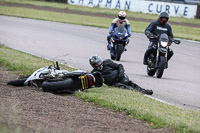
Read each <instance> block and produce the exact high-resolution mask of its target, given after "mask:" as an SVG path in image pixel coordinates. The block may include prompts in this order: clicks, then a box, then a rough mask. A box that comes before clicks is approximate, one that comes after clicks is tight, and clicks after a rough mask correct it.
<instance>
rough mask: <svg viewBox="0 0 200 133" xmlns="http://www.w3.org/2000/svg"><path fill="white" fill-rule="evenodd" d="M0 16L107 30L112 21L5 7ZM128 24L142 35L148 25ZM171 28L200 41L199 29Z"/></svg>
mask: <svg viewBox="0 0 200 133" xmlns="http://www.w3.org/2000/svg"><path fill="white" fill-rule="evenodd" d="M0 14H1V15H8V16H17V17H24V18H33V19H41V20H47V21H56V22H62V23H70V24H77V25H86V26H94V27H101V28H108V27H109V26H110V23H111V21H112V19H109V18H100V17H91V16H84V15H76V14H65V13H57V12H49V11H40V10H35V9H27V8H16V7H5V6H0ZM80 20H81V21H80ZM130 23H131V29H132V31H133V32H140V33H143V32H144V30H145V28H146V27H147V26H148V24H149V23H146V22H136V21H130ZM172 27H173V33H174V36H175V37H177V38H185V39H191V40H197V41H200V38H199V36H200V28H191V27H185V26H177V25H174V26H172Z"/></svg>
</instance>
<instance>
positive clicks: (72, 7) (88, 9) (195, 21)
mask: <svg viewBox="0 0 200 133" xmlns="http://www.w3.org/2000/svg"><path fill="white" fill-rule="evenodd" d="M0 1H4V2H9V3H18V4H32V5H37V6H45V7H54V8H61V9H69V10H74V11H81V12H93V13H99V14H111V15H116V16H117V13H118V12H119V10H116V9H115V10H113V9H112V10H111V9H106V8H98V7H84V6H76V5H70V4H65V3H56V2H45V1H41V0H40V1H38V0H0ZM126 12H127V15H128V17H134V18H144V19H150V20H155V19H157V18H158V15H152V14H143V13H136V12H131V11H126ZM170 21H173V22H179V23H191V24H199V25H200V19H187V18H179V17H170Z"/></svg>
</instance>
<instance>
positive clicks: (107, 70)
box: [89, 55, 153, 95]
mask: <svg viewBox="0 0 200 133" xmlns="http://www.w3.org/2000/svg"><path fill="white" fill-rule="evenodd" d="M89 62H90V65H91V66H92V67H93V70H92V71H91V73H93V72H100V73H101V75H102V77H103V79H104V83H105V84H106V85H108V86H115V87H119V88H122V89H129V90H136V91H139V92H141V93H143V94H147V95H152V94H153V91H152V90H146V89H143V88H141V87H140V86H138V85H137V84H135V83H133V81H131V80H129V78H128V76H127V75H126V74H125V73H124V72H125V70H124V67H123V65H122V64H117V63H114V62H113V61H112V60H110V59H107V60H104V61H103V60H102V59H101V57H100V56H98V55H92V56H91V57H90V59H89Z"/></svg>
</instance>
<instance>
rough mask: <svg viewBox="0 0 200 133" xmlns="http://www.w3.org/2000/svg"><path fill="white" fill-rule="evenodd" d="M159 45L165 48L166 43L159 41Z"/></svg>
mask: <svg viewBox="0 0 200 133" xmlns="http://www.w3.org/2000/svg"><path fill="white" fill-rule="evenodd" d="M160 44H161V46H162V47H167V44H168V42H163V41H161V42H160Z"/></svg>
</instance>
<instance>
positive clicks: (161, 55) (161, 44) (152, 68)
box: [147, 33, 180, 78]
mask: <svg viewBox="0 0 200 133" xmlns="http://www.w3.org/2000/svg"><path fill="white" fill-rule="evenodd" d="M149 38H152V39H156V40H157V45H156V44H155V45H154V46H153V49H154V51H153V52H152V53H151V55H150V56H149V57H148V58H147V74H148V75H149V76H154V75H155V73H156V77H157V78H161V77H162V75H163V72H164V69H167V68H168V61H167V54H168V48H169V42H174V43H175V44H180V40H175V39H169V37H168V35H167V34H165V33H163V34H161V35H157V36H156V35H151V36H149Z"/></svg>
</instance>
